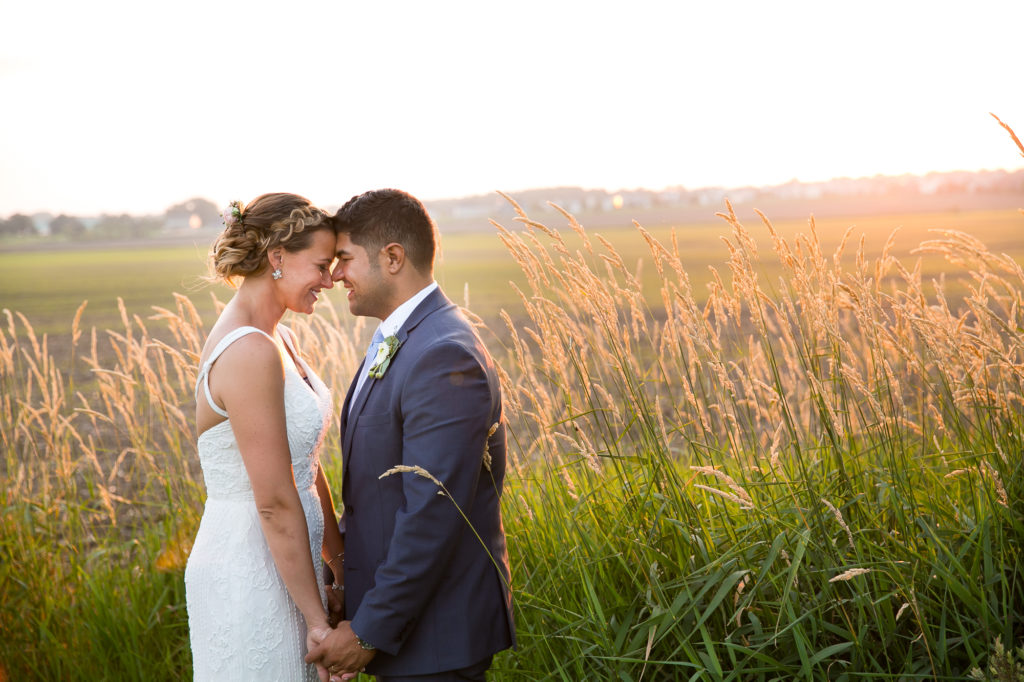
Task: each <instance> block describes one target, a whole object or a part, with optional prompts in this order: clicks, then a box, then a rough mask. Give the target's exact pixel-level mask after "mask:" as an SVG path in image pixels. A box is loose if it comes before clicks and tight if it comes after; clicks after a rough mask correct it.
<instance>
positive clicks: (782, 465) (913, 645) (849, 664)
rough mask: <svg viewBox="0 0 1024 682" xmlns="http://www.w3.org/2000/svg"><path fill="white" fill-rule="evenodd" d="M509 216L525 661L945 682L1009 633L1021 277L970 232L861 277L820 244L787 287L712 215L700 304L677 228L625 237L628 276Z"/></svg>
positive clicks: (600, 245) (578, 675)
mask: <svg viewBox="0 0 1024 682" xmlns="http://www.w3.org/2000/svg"><path fill="white" fill-rule="evenodd" d="M565 217H566V220H567V223H568V226H569V227H571V228H572V229H573V230H575V231H576V232H577V233H578V234H579V236H580V238H581V239H582V241H583V248H582V249H578V250H576V251H575V252H570V251H569V249H567V248H566V243H565V241H564V240H563V238H562V236H561V234H560V233H559V232H558V231H556V230H553V229H550V228H548V227H546V226H544V225H541V224H539V223H536V222H533V221H531V220H530V219H529V217H528V216H526V215H525V214H523V213H521V214H520V217H519V220H520V221H521V222H522V223H523V224H524V225H525V226H526V231H525V232H523V233H516V232H512V231H510V230H507V229H504V228H501V227H500V226H499V229H500V232H501V236H502V239H503V240H504V242H505V243H506V245H507V246H508V248H509V250H510V252H511V253H513V255H514V256H515V258H516V260H517V262H519V264H520V266H521V267H522V268H523V270H524V271H525V272H526V273H527V275H528V281H529V288H528V290H526V291H523V292H522V298H523V303H524V305H525V306H526V309H527V311H528V314H529V318H530V322H529V324H528V325H525V326H523V325H516V324H514V323H513V322H512V321H511V320H506V322H507V327H508V329H507V332H508V336H509V338H510V342H509V344H508V345H509V352H510V357H511V359H512V362H511V363H509V366H510V367H513V368H514V379H513V377H511V376H510V377H508V381H507V382H506V386H505V390H506V395H507V396H508V398H507V399H508V402H509V403H510V405H511V407H512V408H513V412H514V413H515V414H516V415H517V416H518V418H516V419H513V433H514V435H515V438H516V442H517V444H518V446H519V451H520V453H521V455H520V458H519V459H518V460H517V462H516V471H517V474H518V475H517V476H516V479H515V483H514V486H513V487H514V492H513V494H512V495H510V496H509V497H510V499H509V500H508V506H509V517H510V518H511V519H512V521H511V523H510V526H511V527H512V528H513V529H514V530H513V538H512V540H511V545H512V547H513V549H515V548H517V547H519V548H520V549H519V551H518V552H516V558H517V559H518V561H517V565H516V567H515V568H516V569H517V570H516V571H515V572H514V576H513V577H514V581H515V582H517V583H518V584H520V585H522V586H523V587H522V589H521V591H520V592H519V594H518V596H519V601H518V604H519V613H520V626H521V629H522V641H523V642H524V649H526V650H527V651H530V652H531V653H533V652H535V651H538V650H539V651H541V652H544V654H543V655H540V656H536V655H531V656H518V657H509V658H508V659H507V660H506V665H507V666H508V668H509V670H510V671H511V670H515V671H521V672H523V673H525V674H526V676H528V677H547V676H550V677H554V678H558V679H565V680H576V679H640V678H644V679H687V678H690V677H692V678H693V679H744V680H745V679H857V678H861V677H872V678H874V677H877V676H891V677H893V678H894V679H917V678H922V679H958V678H961V677H962V676H963V675H964V674H966V672H967V670H968V669H969V668H970V666H971V665H973V664H975V663H976V662H977V661H979V660H982V657H983V656H985V655H986V652H987V650H988V648H989V644H990V643H991V642H993V641H994V640H995V639H996V638H998V637H1002V639H1003V641H1020V639H1021V638H1022V637H1024V572H1022V569H1024V566H1022V564H1021V554H1020V547H1021V541H1022V539H1024V524H1022V521H1024V518H1022V506H1021V488H1022V475H1021V473H1020V470H1019V469H1020V467H1019V462H1020V453H1021V450H1022V443H1021V438H1022V435H1021V434H1022V427H1024V423H1022V422H1024V419H1022V416H1021V414H1022V413H1021V408H1022V404H1021V403H1022V394H1024V391H1022V388H1024V364H1022V363H1024V337H1022V335H1021V334H1022V329H1024V311H1022V305H1021V304H1022V295H1024V272H1022V270H1021V268H1020V266H1019V265H1018V264H1017V263H1016V262H1014V261H1013V260H1012V259H1010V258H1007V257H1002V256H999V255H996V254H991V253H989V252H988V251H987V250H985V248H984V245H982V244H980V243H978V242H977V241H975V240H973V239H972V238H970V237H969V236H967V235H965V234H959V233H947V234H941V235H938V236H937V238H936V239H934V240H931V241H928V242H926V243H924V244H922V245H921V247H920V249H919V251H920V252H922V253H924V252H933V253H940V254H942V255H944V256H945V257H946V259H947V260H948V261H949V263H950V265H951V267H956V268H958V269H962V270H964V271H965V272H968V273H970V274H971V277H972V280H973V282H974V284H973V286H972V287H971V288H970V291H969V294H968V295H967V296H966V297H965V298H964V299H963V300H962V301H961V302H960V303H959V304H958V305H957V306H956V307H954V306H953V305H952V304H951V303H950V302H949V301H947V300H946V298H945V296H944V292H943V288H942V283H941V282H930V283H925V282H922V281H921V278H920V276H919V273H918V272H917V271H916V269H915V268H914V267H913V266H909V267H908V266H905V265H903V264H901V263H900V262H898V261H896V260H895V259H893V258H892V257H890V256H889V255H888V248H886V249H885V250H883V253H882V255H881V257H880V258H878V259H877V260H875V261H873V262H869V261H868V260H867V259H866V258H865V257H864V256H863V253H864V248H865V245H864V244H863V243H861V244H859V245H858V247H857V258H856V260H855V267H853V268H852V269H844V268H843V267H842V266H841V264H840V256H841V255H842V254H841V252H842V250H843V247H842V246H841V247H840V248H839V249H838V250H837V251H836V252H835V253H833V254H824V253H822V252H821V250H820V247H819V242H818V240H817V237H816V235H815V234H814V223H813V220H812V221H811V223H810V234H809V235H807V236H801V237H799V238H798V239H797V240H796V242H795V243H788V242H787V241H785V240H784V239H782V238H781V237H779V236H778V235H777V234H776V233H775V231H774V229H773V227H772V225H771V223H770V221H768V219H767V218H764V217H763V216H762V218H763V229H765V230H767V231H768V232H769V233H770V234H771V235H772V236H773V238H774V247H775V248H774V254H773V257H774V258H776V259H778V261H779V262H780V263H781V264H782V266H783V267H784V271H785V274H784V275H783V276H782V277H780V278H778V279H777V280H776V281H765V280H764V278H763V277H761V276H760V275H759V267H760V266H759V264H760V262H761V260H762V259H763V258H764V257H765V256H764V255H763V254H760V253H758V252H757V251H756V249H755V247H754V240H753V239H752V238H751V235H750V233H749V231H748V230H747V229H746V228H745V227H744V226H743V225H741V224H740V222H739V221H738V220H737V219H736V216H735V215H734V214H733V213H732V211H731V208H730V209H729V210H728V211H727V212H726V213H723V214H721V217H722V218H723V219H724V220H725V221H726V223H727V224H728V226H729V229H730V235H729V236H727V237H725V238H724V241H725V246H726V250H727V252H728V263H727V271H726V273H725V274H724V275H723V274H720V273H716V276H715V277H714V282H715V283H716V284H715V286H714V287H713V290H712V292H711V296H710V298H709V299H708V301H707V303H706V304H704V305H698V304H697V302H696V301H695V297H694V293H693V291H692V290H691V288H690V286H689V277H688V274H687V272H686V271H685V270H684V269H683V268H682V267H681V266H680V249H681V248H685V247H684V246H681V245H680V244H679V243H678V238H676V239H674V240H673V243H671V244H667V245H666V244H662V243H660V242H658V241H657V240H656V239H655V238H654V237H652V236H651V235H650V234H649V233H648V232H647V231H645V230H644V229H643V228H642V227H641V226H639V225H637V226H636V227H637V231H638V233H639V235H640V237H642V238H643V239H645V240H646V241H647V243H648V245H649V248H650V253H651V259H652V261H653V263H654V266H655V267H656V268H657V270H658V273H659V276H660V278H661V281H662V289H661V294H662V303H663V307H662V308H661V309H659V310H655V311H652V310H649V309H648V308H647V307H646V306H645V304H644V299H643V297H642V296H640V293H639V285H638V275H637V272H636V269H634V268H630V267H629V266H628V265H627V264H626V263H624V262H622V260H621V259H620V258H619V257H618V255H617V253H616V252H615V250H614V249H613V248H611V246H610V245H609V244H607V243H606V242H604V241H603V240H601V239H600V237H597V238H596V239H591V238H590V237H589V236H588V235H587V234H586V232H585V231H584V230H583V228H582V227H581V226H579V225H578V224H576V223H575V221H574V220H573V218H572V216H570V215H568V214H566V216H565Z"/></svg>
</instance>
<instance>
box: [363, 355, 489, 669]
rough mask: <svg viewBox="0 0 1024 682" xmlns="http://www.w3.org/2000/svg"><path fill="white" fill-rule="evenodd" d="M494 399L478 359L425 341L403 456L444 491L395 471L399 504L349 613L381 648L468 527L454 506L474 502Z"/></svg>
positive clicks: (397, 637)
mask: <svg viewBox="0 0 1024 682" xmlns="http://www.w3.org/2000/svg"><path fill="white" fill-rule="evenodd" d="M495 403H496V398H495V396H494V395H493V394H492V390H491V387H490V384H489V381H488V376H487V373H486V372H485V370H484V367H483V366H482V365H481V363H480V361H479V360H478V359H477V357H476V356H475V355H474V354H473V353H472V352H471V351H470V350H469V349H467V348H465V347H464V346H462V345H460V344H458V343H454V342H446V343H443V344H437V345H435V346H433V347H431V348H429V349H427V350H426V351H425V352H424V353H423V354H422V355H421V356H420V357H419V358H417V360H416V362H415V365H414V366H413V367H412V368H411V371H410V373H409V376H408V379H407V380H406V382H405V385H404V386H403V388H402V397H401V410H402V421H403V438H402V459H403V464H405V465H409V466H420V467H423V469H425V470H426V471H427V472H429V473H430V474H431V475H433V476H434V477H435V478H437V479H438V480H439V481H440V482H441V483H443V484H444V488H445V490H446V491H447V494H446V495H439V494H438V492H439V490H440V488H439V487H438V486H437V484H436V483H434V482H433V481H431V480H430V479H428V478H425V477H423V476H420V475H417V474H415V473H402V474H393V475H400V476H402V491H403V494H404V496H405V505H404V507H402V508H401V509H400V510H399V511H398V513H397V515H396V518H395V530H394V535H393V537H392V541H391V545H390V548H389V550H388V554H387V557H386V559H385V561H384V563H383V564H382V565H381V566H380V567H379V568H378V569H377V572H376V575H375V581H374V587H373V588H372V589H371V590H370V591H369V592H367V593H366V595H365V596H364V598H363V601H362V603H361V604H360V606H359V609H358V611H357V613H356V614H355V617H354V618H353V620H352V629H353V630H355V632H356V633H358V634H359V635H360V636H361V637H363V638H364V639H366V640H367V641H369V642H371V643H372V644H374V645H375V646H376V647H377V648H378V649H380V650H382V651H384V652H386V653H389V654H397V653H398V650H399V649H400V648H401V646H402V642H403V641H404V640H405V638H406V637H407V636H408V634H409V633H410V631H411V630H412V626H413V625H414V624H415V622H416V620H417V619H418V617H419V615H420V614H421V613H422V611H423V609H424V607H425V605H426V603H427V602H428V601H429V599H430V598H431V596H432V594H433V592H434V589H435V588H436V587H437V585H438V583H439V582H440V580H441V578H442V576H443V575H444V573H445V571H446V566H447V564H448V562H449V561H450V560H451V558H452V554H453V553H454V551H455V548H456V547H457V546H458V542H459V539H460V537H461V536H462V534H463V533H472V532H473V531H472V530H471V529H470V527H469V522H468V521H467V520H466V519H465V518H463V516H462V515H461V514H460V512H459V510H460V509H461V510H462V511H463V512H464V513H468V510H469V509H471V508H472V504H473V499H474V496H475V494H476V489H477V484H478V482H479V481H480V475H481V470H482V461H483V454H484V446H485V443H486V440H487V431H488V429H489V428H490V426H491V424H492V423H493V421H495V420H496V416H495V413H496V412H498V410H497V408H496V405H495ZM456 505H457V507H456ZM481 551H483V547H481Z"/></svg>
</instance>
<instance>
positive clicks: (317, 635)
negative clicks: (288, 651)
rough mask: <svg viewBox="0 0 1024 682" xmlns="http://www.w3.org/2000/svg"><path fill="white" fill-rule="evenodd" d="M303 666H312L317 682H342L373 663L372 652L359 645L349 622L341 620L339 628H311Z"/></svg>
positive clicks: (373, 652)
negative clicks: (310, 664)
mask: <svg viewBox="0 0 1024 682" xmlns="http://www.w3.org/2000/svg"><path fill="white" fill-rule="evenodd" d="M306 646H307V648H308V649H309V653H308V654H306V663H315V664H316V671H317V675H319V677H320V682H328V681H329V682H342V681H344V680H350V679H352V678H354V677H355V676H356V675H358V674H359V673H360V672H362V670H363V668H365V667H366V664H367V663H369V662H370V661H371V660H373V657H374V655H375V654H376V652H375V651H367V650H366V649H364V648H362V647H361V646H359V638H358V637H356V633H355V632H353V631H352V625H351V623H350V621H347V620H343V621H341V623H339V624H338V627H336V628H334V629H333V630H332V629H328V628H314V629H312V630H310V631H309V633H308V635H307V637H306Z"/></svg>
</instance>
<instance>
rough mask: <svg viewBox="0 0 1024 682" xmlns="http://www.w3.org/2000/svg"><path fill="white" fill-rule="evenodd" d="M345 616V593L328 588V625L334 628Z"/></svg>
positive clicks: (329, 586)
mask: <svg viewBox="0 0 1024 682" xmlns="http://www.w3.org/2000/svg"><path fill="white" fill-rule="evenodd" d="M344 616H345V591H344V590H335V589H334V588H333V587H332V586H331V585H328V586H327V624H328V625H330V626H331V627H332V628H333V627H334V626H336V625H337V624H338V623H340V622H341V621H342V619H343V618H344Z"/></svg>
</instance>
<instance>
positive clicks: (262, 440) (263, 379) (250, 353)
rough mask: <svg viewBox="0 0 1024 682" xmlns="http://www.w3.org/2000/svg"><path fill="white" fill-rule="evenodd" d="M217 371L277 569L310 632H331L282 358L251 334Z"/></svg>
mask: <svg viewBox="0 0 1024 682" xmlns="http://www.w3.org/2000/svg"><path fill="white" fill-rule="evenodd" d="M216 369H217V372H216V376H213V377H211V380H215V381H216V383H215V385H214V386H213V387H212V388H214V392H215V397H217V398H219V399H220V401H222V403H223V405H224V407H225V409H226V410H227V411H228V414H230V415H231V429H232V431H233V432H234V434H235V439H236V440H237V441H238V448H239V450H240V451H241V453H242V461H243V462H244V464H245V469H246V472H247V473H248V474H249V481H250V483H251V484H252V491H253V497H254V498H255V500H256V508H257V509H258V510H259V514H260V523H261V524H262V527H263V534H264V535H265V536H266V538H267V545H269V547H270V553H271V555H272V556H273V557H274V564H275V565H276V566H277V571H278V573H280V575H281V578H282V580H283V581H284V584H285V587H286V588H287V589H288V594H289V595H291V598H292V601H294V602H295V605H296V606H297V607H298V608H299V611H300V612H302V616H303V618H305V621H306V627H307V629H308V630H309V631H312V630H313V629H314V628H320V627H324V628H326V627H327V613H326V612H325V611H324V607H323V603H322V602H321V601H320V588H319V584H318V581H317V574H316V571H315V569H314V567H313V558H312V556H311V555H310V552H309V529H308V527H307V525H306V516H305V513H304V512H303V509H302V502H301V501H300V499H299V493H298V491H297V490H296V488H295V478H294V474H293V472H292V465H291V455H290V454H289V450H288V434H287V427H286V422H285V411H284V369H283V366H282V364H281V356H280V354H279V353H278V350H277V348H276V346H274V344H272V343H271V342H270V341H269V340H268V339H266V338H264V337H262V336H260V335H257V334H251V335H249V336H247V337H244V338H241V339H239V340H238V341H236V342H235V343H234V344H232V346H231V348H229V349H228V350H227V351H225V352H224V354H223V355H222V356H221V357H220V359H219V360H218V362H217V367H216Z"/></svg>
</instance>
